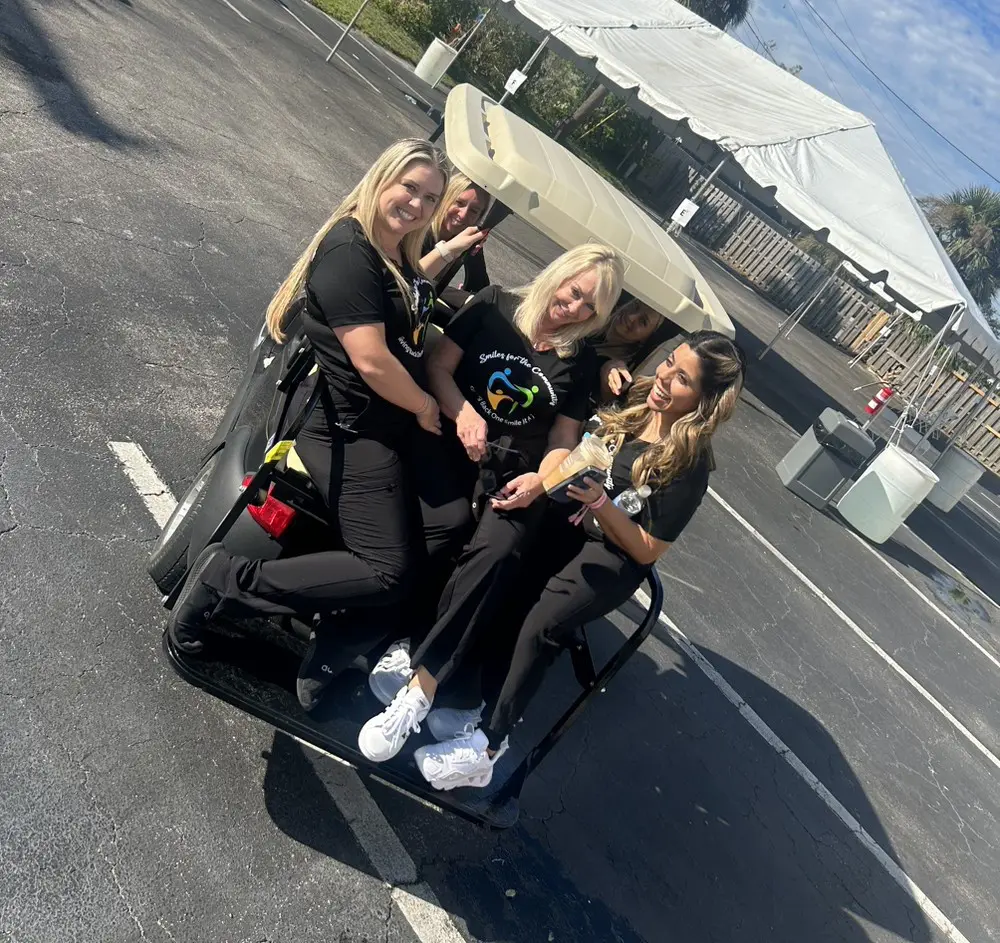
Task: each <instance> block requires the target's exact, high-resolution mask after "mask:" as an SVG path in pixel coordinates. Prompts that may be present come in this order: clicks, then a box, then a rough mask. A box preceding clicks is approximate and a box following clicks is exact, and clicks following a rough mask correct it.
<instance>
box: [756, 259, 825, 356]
mask: <svg viewBox="0 0 1000 943" xmlns="http://www.w3.org/2000/svg"><path fill="white" fill-rule="evenodd" d="M843 265H844V262H843V260H841V261H840V262H838V263H837V267H836V268H835V269H834V270H833V271H832V272H831V273H830V275H829V277H828V278H827V280H826V281H825V282H823V284H822V285H820V288H819V291H817V292H816V294H815V295H813V296H812V298H810V299H809V302H808V303H807V304H806V305H805V306H804V307H803V308H802V310H801V311H800V312H799V313H798V314H790V315H789V316H788V317H787V318H785V320H784V321H782V322H781V324H780V325H778V333H777V334H775V335H774V337H772V338H771V342H770V343H769V344H768V345H767V347H765V348H764V349H763V350H762V351H761V352H760V353H759V354H758V355H757V359H758V360H763V359H764V358H765V357H766V356H767V354H768V353H769V352H770V351H771V348H773V347H774V345H775V344H777V343H778V341H779V340H780V339H781V338H782V337H787V336H788V335H789V334H791V333H792V331H793V330H795V326H796V325H797V324H798V323H799V322H800V321H801V320H802V319H803V318H804V317H805V316H806V315H807V314H808V313H809V312H810V310H812V306H813V305H814V304H816V302H817V301H819V299H820V297H821V296H822V294H823V292H824V291H826V290H827V288H829V286H830V285H831V284H832V282H833V280H834V279H835V278H836V277H837V275H838V274H839V273H840V270H841V268H843Z"/></svg>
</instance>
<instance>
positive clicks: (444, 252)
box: [434, 240, 455, 262]
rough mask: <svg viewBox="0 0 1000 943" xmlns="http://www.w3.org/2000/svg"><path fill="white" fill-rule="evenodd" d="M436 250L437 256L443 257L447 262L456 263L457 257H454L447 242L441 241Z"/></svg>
mask: <svg viewBox="0 0 1000 943" xmlns="http://www.w3.org/2000/svg"><path fill="white" fill-rule="evenodd" d="M434 248H435V249H437V254H438V255H439V256H441V258H442V259H444V260H445V262H454V261H455V256H453V255H452V254H451V252H449V251H448V243H447V242H445V241H444V240H441V242H439V243H437V244H436V245H435V246H434Z"/></svg>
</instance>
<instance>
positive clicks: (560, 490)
mask: <svg viewBox="0 0 1000 943" xmlns="http://www.w3.org/2000/svg"><path fill="white" fill-rule="evenodd" d="M613 461H614V456H613V455H612V454H611V452H610V451H609V450H608V447H607V446H606V445H605V444H604V440H603V439H602V438H601V437H600V436H596V435H585V436H584V437H583V440H582V441H581V442H580V444H579V445H578V446H577V447H576V448H575V449H573V451H572V452H570V453H569V455H567V456H566V457H565V458H564V459H563V460H562V461H561V462H560V463H559V465H558V466H557V467H556V468H554V469H553V470H552V471H550V472H549V473H548V474H547V475H546V476H545V478H544V479H542V485H543V486H544V488H545V492H546V494H548V496H549V497H550V498H552V500H553V501H560V502H562V503H564V504H565V503H567V502H569V501H572V500H573V499H572V498H571V497H570V496H569V495H568V494H567V493H566V490H567V489H568V488H569V487H570V485H582V484H583V482H584V480H585V479H587V478H597V479H600V478H603V477H604V476H605V474H606V473H607V471H608V469H609V468H610V467H611V463H612V462H613Z"/></svg>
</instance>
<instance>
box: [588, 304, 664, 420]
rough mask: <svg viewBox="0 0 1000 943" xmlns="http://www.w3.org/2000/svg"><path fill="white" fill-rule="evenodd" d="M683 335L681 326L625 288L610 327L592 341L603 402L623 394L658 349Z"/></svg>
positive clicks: (612, 316) (609, 324)
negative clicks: (633, 377)
mask: <svg viewBox="0 0 1000 943" xmlns="http://www.w3.org/2000/svg"><path fill="white" fill-rule="evenodd" d="M680 336H681V329H680V328H679V327H678V326H677V325H676V324H674V322H673V321H671V320H670V319H669V318H665V317H664V316H663V315H662V314H660V313H659V312H658V311H656V310H655V309H654V308H652V307H650V306H649V305H648V304H646V303H645V302H644V301H641V300H640V299H638V298H636V297H634V296H633V295H631V294H629V293H628V292H626V291H623V292H622V294H621V298H620V299H619V301H618V307H617V308H616V309H615V311H614V314H612V315H611V321H610V322H609V323H608V326H607V329H606V330H605V332H604V333H603V334H602V335H600V336H599V337H597V338H595V339H594V341H593V346H594V350H595V351H596V353H597V358H598V361H599V363H600V365H601V392H600V396H601V399H600V402H602V403H607V402H610V401H611V400H613V399H615V398H616V397H617V396H620V395H621V394H622V392H623V391H624V390H626V389H627V388H628V385H629V384H630V383H631V382H632V375H633V374H634V373H635V372H636V371H637V370H638V369H639V367H640V366H642V364H643V363H645V362H646V361H647V360H649V359H650V358H651V357H652V356H653V354H654V353H655V352H656V351H657V348H660V347H664V348H665V347H666V346H667V343H668V342H669V341H671V340H674V339H675V338H680ZM662 353H663V354H666V353H667V351H666V350H663V352H662Z"/></svg>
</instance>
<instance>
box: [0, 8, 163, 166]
mask: <svg viewBox="0 0 1000 943" xmlns="http://www.w3.org/2000/svg"><path fill="white" fill-rule="evenodd" d="M77 2H79V0H77ZM113 5H114V6H123V7H131V6H132V2H131V0H114V4H113ZM89 6H97V7H103V8H105V9H107V5H106V4H101V3H98V2H97V0H88V3H87V7H89ZM85 8H86V7H85ZM0 54H2V55H4V56H5V57H7V58H8V59H10V60H11V61H12V62H14V63H15V64H17V65H18V66H20V68H21V70H22V73H23V75H24V76H25V77H26V78H27V79H28V80H29V81H30V82H31V84H32V85H33V86H34V88H35V93H36V95H37V96H38V97H39V98H40V99H41V100H42V101H43V102H44V103H45V109H46V111H47V112H48V114H49V115H50V116H51V117H52V120H53V121H55V122H56V123H57V124H58V125H59V126H60V127H62V128H64V129H65V130H66V131H69V132H70V133H71V134H75V135H78V136H79V137H85V138H89V139H91V140H94V141H100V142H101V143H103V144H107V145H108V146H109V147H112V148H114V149H115V150H129V149H141V148H145V147H147V146H148V144H147V142H145V141H143V140H142V139H141V138H137V137H135V136H133V135H131V134H128V133H126V132H124V131H121V130H119V129H117V128H115V127H114V126H113V125H111V124H110V123H108V122H107V121H106V120H105V119H104V118H102V117H101V116H100V115H99V114H98V112H97V111H96V109H95V107H94V105H93V103H92V102H91V100H90V97H89V96H88V95H87V93H86V91H85V90H84V89H83V88H82V87H81V86H80V85H79V83H78V82H77V81H76V80H75V79H74V78H73V76H72V75H71V73H70V71H69V69H68V67H67V65H66V63H65V61H64V58H63V56H62V55H61V54H60V52H59V50H58V49H57V48H56V47H55V46H54V45H53V43H52V41H51V40H50V39H49V37H48V36H47V35H46V33H45V31H44V29H42V27H41V26H39V24H38V23H37V22H36V20H35V19H34V18H33V17H32V15H31V12H30V8H29V5H28V4H27V2H26V0H6V2H5V3H4V4H2V5H0Z"/></svg>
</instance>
